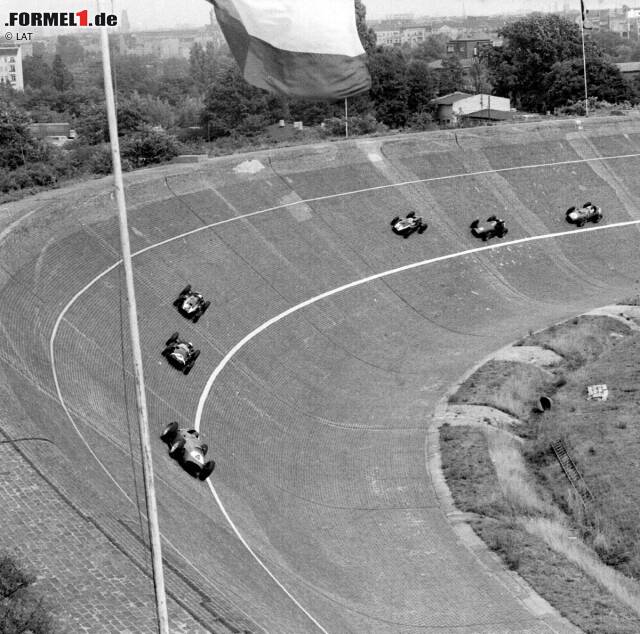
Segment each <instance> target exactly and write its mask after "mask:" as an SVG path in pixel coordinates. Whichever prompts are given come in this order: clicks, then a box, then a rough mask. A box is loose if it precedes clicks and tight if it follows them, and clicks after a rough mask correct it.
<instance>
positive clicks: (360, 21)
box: [355, 0, 377, 55]
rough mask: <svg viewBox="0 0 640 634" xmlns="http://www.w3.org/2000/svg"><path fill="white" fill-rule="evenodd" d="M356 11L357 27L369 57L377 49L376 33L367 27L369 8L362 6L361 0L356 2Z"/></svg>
mask: <svg viewBox="0 0 640 634" xmlns="http://www.w3.org/2000/svg"><path fill="white" fill-rule="evenodd" d="M355 9H356V27H357V29H358V35H359V37H360V42H362V47H363V48H364V52H365V53H366V54H367V55H371V53H373V51H374V50H375V48H376V40H377V38H376V33H375V31H374V30H373V29H371V28H369V27H367V20H366V18H367V7H365V6H364V4H362V2H361V0H355Z"/></svg>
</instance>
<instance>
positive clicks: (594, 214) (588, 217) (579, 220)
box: [564, 203, 602, 227]
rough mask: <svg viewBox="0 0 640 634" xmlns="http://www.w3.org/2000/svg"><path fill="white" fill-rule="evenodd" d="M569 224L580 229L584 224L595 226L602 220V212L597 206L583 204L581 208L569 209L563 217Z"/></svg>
mask: <svg viewBox="0 0 640 634" xmlns="http://www.w3.org/2000/svg"><path fill="white" fill-rule="evenodd" d="M564 217H565V219H566V221H567V222H568V223H569V224H572V225H576V227H582V226H583V225H584V224H585V223H586V222H593V223H594V224H597V223H598V222H600V221H601V220H602V210H601V209H600V207H598V206H597V205H593V204H591V203H585V204H584V205H582V208H580V209H578V208H577V207H569V209H567V211H566V212H565V215H564Z"/></svg>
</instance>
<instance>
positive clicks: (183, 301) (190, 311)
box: [173, 284, 211, 324]
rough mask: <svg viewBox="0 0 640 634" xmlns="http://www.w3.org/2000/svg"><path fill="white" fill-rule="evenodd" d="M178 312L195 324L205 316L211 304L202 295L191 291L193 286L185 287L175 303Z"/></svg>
mask: <svg viewBox="0 0 640 634" xmlns="http://www.w3.org/2000/svg"><path fill="white" fill-rule="evenodd" d="M173 305H174V306H175V307H176V308H177V309H178V312H179V313H180V314H181V315H182V316H183V317H186V318H187V319H190V320H191V321H192V322H193V323H194V324H195V323H196V322H197V321H198V319H200V317H202V315H204V312H205V311H206V310H207V308H209V306H210V305H211V302H206V301H205V299H204V297H203V296H202V294H201V293H196V292H195V291H192V290H191V284H189V285H188V286H185V287H184V288H183V289H182V291H181V292H180V295H178V298H177V299H176V300H175V301H174V302H173Z"/></svg>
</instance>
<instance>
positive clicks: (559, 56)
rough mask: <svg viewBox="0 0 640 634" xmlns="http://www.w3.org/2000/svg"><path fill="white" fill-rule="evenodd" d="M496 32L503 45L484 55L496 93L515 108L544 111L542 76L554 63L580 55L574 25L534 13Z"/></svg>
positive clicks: (578, 36) (549, 15)
mask: <svg viewBox="0 0 640 634" xmlns="http://www.w3.org/2000/svg"><path fill="white" fill-rule="evenodd" d="M498 33H499V34H500V35H501V36H502V37H503V38H504V44H503V46H502V48H501V49H497V48H494V49H493V50H492V51H491V52H490V53H489V55H488V62H489V68H490V73H491V81H492V83H493V86H494V88H495V90H496V92H497V93H498V94H501V95H504V96H509V97H510V98H511V100H512V102H513V103H514V104H515V105H516V107H518V108H522V109H525V110H534V111H542V112H544V110H545V109H547V108H548V107H550V105H551V104H549V103H548V100H547V98H546V95H545V93H544V90H543V89H542V84H543V79H544V76H545V75H546V74H547V73H548V72H549V71H550V70H551V67H552V66H553V65H554V64H555V63H557V62H561V61H563V60H569V59H573V58H576V57H581V56H582V48H581V43H580V31H579V29H578V26H577V25H576V24H574V23H573V22H570V21H569V20H567V19H565V18H563V17H560V16H558V15H551V14H547V15H543V14H541V13H534V14H532V15H530V16H527V17H526V18H523V19H521V20H517V21H515V22H513V23H511V24H509V25H507V26H505V27H503V28H502V29H500V31H499V32H498Z"/></svg>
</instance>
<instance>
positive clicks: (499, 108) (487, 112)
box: [431, 92, 511, 125]
mask: <svg viewBox="0 0 640 634" xmlns="http://www.w3.org/2000/svg"><path fill="white" fill-rule="evenodd" d="M431 103H432V104H434V105H435V106H436V120H437V121H438V123H440V124H443V125H457V124H458V123H459V122H460V121H461V120H462V118H463V117H465V116H468V115H476V118H479V119H485V120H490V121H493V120H497V119H502V118H503V117H504V116H505V115H504V113H511V102H510V101H509V99H507V98H506V97H496V96H495V95H485V94H478V95H471V94H469V93H466V92H452V93H450V94H448V95H443V96H442V97H437V98H436V99H432V100H431ZM497 113H501V114H497Z"/></svg>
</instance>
